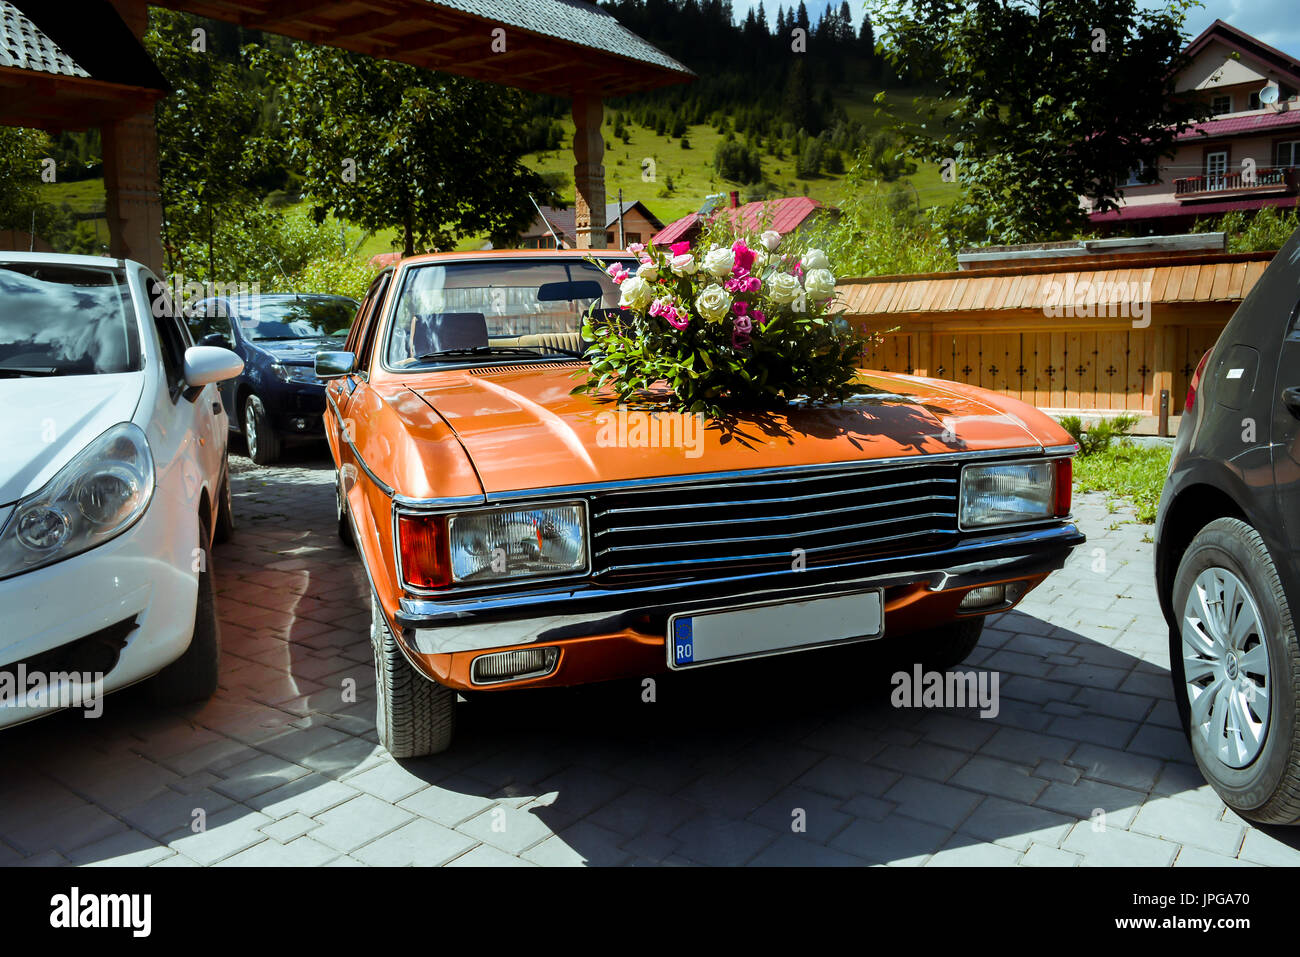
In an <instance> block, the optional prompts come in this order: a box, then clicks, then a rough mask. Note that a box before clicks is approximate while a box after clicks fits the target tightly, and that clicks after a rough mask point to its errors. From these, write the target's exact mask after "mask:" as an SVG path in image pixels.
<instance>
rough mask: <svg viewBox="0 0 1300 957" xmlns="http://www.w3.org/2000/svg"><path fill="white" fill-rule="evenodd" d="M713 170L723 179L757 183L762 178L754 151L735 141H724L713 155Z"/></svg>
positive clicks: (756, 154) (760, 162)
mask: <svg viewBox="0 0 1300 957" xmlns="http://www.w3.org/2000/svg"><path fill="white" fill-rule="evenodd" d="M713 168H714V169H715V170H717V172H718V175H719V176H721V177H722V178H723V179H729V180H732V181H733V182H737V183H757V182H758V181H759V180H760V179H762V178H763V170H762V161H761V159H760V157H759V155H758V153H756V152H755V151H754V150H751V149H749V148H747V147H746V146H745V145H744V144H743V143H740V142H738V141H736V140H724V141H723V142H721V143H719V144H718V148H717V149H716V150H715V151H714V154H713Z"/></svg>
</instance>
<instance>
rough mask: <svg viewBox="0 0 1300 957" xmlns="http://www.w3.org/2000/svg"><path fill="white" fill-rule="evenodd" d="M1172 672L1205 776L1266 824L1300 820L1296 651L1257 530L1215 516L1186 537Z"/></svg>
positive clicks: (1299, 650) (1240, 809) (1176, 596)
mask: <svg viewBox="0 0 1300 957" xmlns="http://www.w3.org/2000/svg"><path fill="white" fill-rule="evenodd" d="M1173 608H1174V609H1175V611H1176V612H1177V614H1178V624H1177V627H1176V628H1175V629H1171V635H1170V673H1171V675H1172V677H1173V682H1174V695H1175V700H1176V702H1177V704H1178V712H1179V716H1180V717H1181V718H1182V721H1183V727H1184V729H1185V730H1186V731H1187V734H1188V738H1189V740H1190V742H1191V746H1192V754H1193V756H1194V757H1195V759H1196V764H1197V766H1198V767H1199V768H1200V769H1201V773H1202V774H1203V775H1204V776H1205V779H1206V780H1207V781H1208V782H1209V783H1210V784H1211V785H1212V786H1213V788H1214V790H1215V791H1216V792H1218V794H1219V797H1220V798H1221V799H1222V800H1223V802H1224V803H1225V804H1227V805H1228V806H1229V807H1230V808H1232V809H1233V810H1234V811H1236V812H1237V813H1238V814H1240V815H1242V816H1243V817H1247V818H1250V819H1251V820H1255V821H1260V822H1262V823H1266V824H1291V823H1295V822H1296V821H1297V820H1300V726H1298V725H1297V721H1296V706H1297V701H1298V700H1300V646H1298V645H1297V641H1296V630H1295V622H1294V619H1292V617H1291V611H1290V607H1289V606H1288V603H1287V599H1286V594H1285V593H1284V592H1283V590H1282V583H1281V581H1280V580H1279V578H1278V574H1277V569H1276V567H1275V566H1274V564H1273V559H1272V557H1271V556H1270V555H1269V553H1268V548H1267V547H1266V546H1265V544H1264V540H1263V539H1262V538H1261V537H1260V535H1259V533H1258V532H1257V531H1255V529H1253V528H1252V527H1251V526H1249V525H1247V524H1246V523H1245V522H1243V521H1240V520H1239V519H1235V518H1220V519H1216V520H1215V521H1213V522H1211V523H1210V524H1208V525H1206V526H1205V528H1203V529H1201V531H1200V532H1198V533H1197V535H1196V537H1195V538H1194V539H1192V543H1191V545H1190V546H1189V547H1188V549H1187V551H1186V553H1185V554H1184V555H1183V558H1182V561H1181V562H1180V563H1179V566H1178V575H1177V577H1176V579H1175V581H1174V591H1173Z"/></svg>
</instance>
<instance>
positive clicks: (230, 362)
mask: <svg viewBox="0 0 1300 957" xmlns="http://www.w3.org/2000/svg"><path fill="white" fill-rule="evenodd" d="M243 371H244V360H243V359H241V358H239V356H237V355H235V354H234V353H233V352H231V351H230V350H229V349H221V348H218V347H217V346H190V347H189V348H188V349H186V350H185V384H186V385H187V386H189V387H190V388H191V389H201V388H203V387H204V386H205V385H208V384H209V383H211V382H223V381H225V380H226V379H233V378H235V377H236V376H237V375H239V374H240V373H241V372H243Z"/></svg>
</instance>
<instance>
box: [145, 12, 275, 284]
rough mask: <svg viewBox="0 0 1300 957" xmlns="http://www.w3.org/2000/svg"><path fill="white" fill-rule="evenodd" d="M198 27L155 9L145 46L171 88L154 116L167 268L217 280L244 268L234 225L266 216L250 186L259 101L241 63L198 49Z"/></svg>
mask: <svg viewBox="0 0 1300 957" xmlns="http://www.w3.org/2000/svg"><path fill="white" fill-rule="evenodd" d="M200 22H203V21H199V20H198V19H197V18H195V17H192V16H190V15H188V14H184V13H177V12H175V11H172V10H164V9H161V8H158V7H154V8H152V9H151V10H150V16H149V30H148V33H147V34H146V35H145V41H144V42H145V46H146V48H147V49H148V50H149V53H150V55H151V56H152V57H153V60H154V62H155V63H157V64H158V68H159V69H160V70H161V71H162V73H163V75H164V76H165V77H166V78H167V82H168V83H170V84H171V86H172V89H173V92H172V94H171V96H168V97H165V98H164V99H163V100H161V101H160V102H159V103H158V107H157V110H156V118H157V124H158V167H159V176H160V187H161V193H162V206H163V218H164V237H165V240H166V247H167V252H168V256H169V259H170V265H171V267H172V268H173V269H179V270H181V271H185V272H189V273H191V275H193V276H194V277H195V278H198V279H218V278H225V277H224V276H223V275H222V274H223V273H228V272H229V271H230V270H235V271H238V270H239V268H240V266H241V265H242V262H241V259H240V256H241V254H242V252H244V250H245V247H244V246H243V245H242V244H243V237H242V236H241V235H240V231H239V230H238V229H236V228H233V227H235V226H236V225H237V224H240V223H244V222H247V221H249V220H251V219H255V218H258V217H265V216H266V215H268V214H267V212H266V211H265V210H264V209H263V208H262V206H261V196H260V195H259V193H258V192H257V191H256V190H254V189H253V187H252V186H251V183H252V181H253V179H254V177H255V175H256V174H257V173H258V172H259V168H260V166H261V161H260V159H259V157H258V155H257V151H256V150H254V149H251V148H250V145H251V144H252V142H253V140H254V128H255V126H256V124H257V121H258V117H259V114H260V110H261V103H260V102H259V99H258V96H257V93H256V90H255V88H254V86H253V84H250V83H249V82H247V71H246V70H244V69H241V66H240V63H239V61H238V59H233V60H232V59H230V58H228V57H219V56H215V55H212V54H210V53H208V52H201V51H196V50H194V49H193V47H192V44H193V36H192V34H191V31H192V30H193V29H194V27H195V26H196V25H197V24H198V23H200Z"/></svg>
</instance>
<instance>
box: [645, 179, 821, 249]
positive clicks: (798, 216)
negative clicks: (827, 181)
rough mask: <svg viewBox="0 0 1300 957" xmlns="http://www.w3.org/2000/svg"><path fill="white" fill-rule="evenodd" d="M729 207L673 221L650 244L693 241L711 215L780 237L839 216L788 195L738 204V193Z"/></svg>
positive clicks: (813, 202) (709, 206) (807, 199)
mask: <svg viewBox="0 0 1300 957" xmlns="http://www.w3.org/2000/svg"><path fill="white" fill-rule="evenodd" d="M730 200H731V203H730V205H729V206H723V207H721V208H714V207H713V205H712V203H708V204H706V205H705V206H704V208H703V209H701V210H700V211H699V212H697V213H690V214H688V215H686V216H683V217H682V218H681V219H675V220H673V221H672V222H671V223H669V224H668V225H667V226H665V227H664V228H663V229H662V230H660V231H659V232H657V233H655V235H654V239H653V240H651V242H653V243H654V245H656V246H670V245H672V244H673V243H677V242H681V241H682V240H690V241H694V240H695V238H696V237H697V236H699V235H700V232H701V231H702V230H703V229H704V227H705V225H707V224H708V222H709V221H710V220H711V219H712V218H713V217H714V216H731V217H733V219H734V220H736V221H738V222H739V224H740V226H741V228H742V229H744V230H747V231H758V230H759V229H772V230H775V231H776V232H778V233H780V234H781V235H782V236H784V235H786V234H787V233H793V232H795V231H797V230H800V229H806V228H807V227H808V226H810V225H812V223H813V222H815V221H816V220H817V219H818V218H820V217H821V216H825V215H835V214H838V212H839V210H838V209H836V208H835V207H834V206H827V205H826V204H825V203H822V202H819V201H817V200H815V199H812V198H810V197H808V196H788V197H783V198H781V199H765V200H760V201H757V202H753V203H745V204H744V205H743V206H742V205H741V204H740V200H739V196H738V194H737V193H735V192H732V193H731V194H730Z"/></svg>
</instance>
